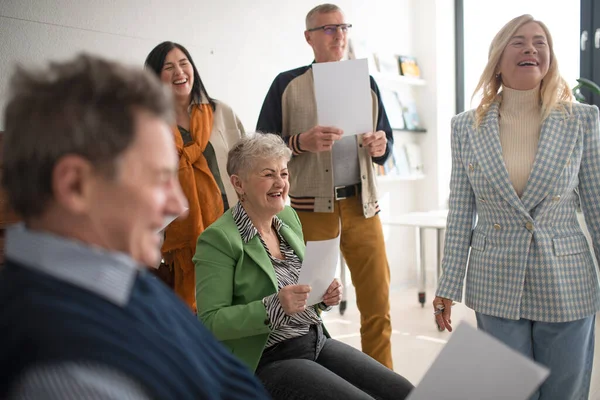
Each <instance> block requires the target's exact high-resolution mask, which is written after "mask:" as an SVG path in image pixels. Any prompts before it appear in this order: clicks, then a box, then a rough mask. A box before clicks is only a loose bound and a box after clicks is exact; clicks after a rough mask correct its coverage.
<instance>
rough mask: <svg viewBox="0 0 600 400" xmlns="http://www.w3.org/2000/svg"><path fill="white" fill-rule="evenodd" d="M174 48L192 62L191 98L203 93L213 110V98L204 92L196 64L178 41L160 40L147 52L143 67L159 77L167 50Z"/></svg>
mask: <svg viewBox="0 0 600 400" xmlns="http://www.w3.org/2000/svg"><path fill="white" fill-rule="evenodd" d="M174 48H178V49H179V50H181V51H182V52H183V54H185V56H186V57H187V59H188V60H189V61H190V64H192V68H193V69H194V85H193V86H192V100H193V99H201V98H202V95H204V96H206V98H207V99H208V102H209V103H210V106H211V107H212V109H213V111H214V110H215V100H214V99H213V98H212V97H210V96H209V95H208V93H207V92H206V88H205V87H204V83H202V79H200V74H199V73H198V69H197V68H196V64H194V60H192V56H191V55H190V53H189V52H188V51H187V49H186V48H185V47H183V46H182V45H180V44H179V43H174V42H162V43H161V44H159V45H158V46H156V47H155V48H153V49H152V51H151V52H150V54H148V57H146V61H145V62H144V67H146V68H147V69H149V70H151V71H153V72H154V73H155V74H156V75H157V76H158V77H160V73H161V71H162V69H163V65H164V64H165V58H167V54H169V52H170V51H171V50H173V49H174Z"/></svg>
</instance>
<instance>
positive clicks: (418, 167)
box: [404, 143, 423, 174]
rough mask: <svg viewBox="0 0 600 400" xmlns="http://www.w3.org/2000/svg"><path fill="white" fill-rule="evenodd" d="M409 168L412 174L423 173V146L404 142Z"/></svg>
mask: <svg viewBox="0 0 600 400" xmlns="http://www.w3.org/2000/svg"><path fill="white" fill-rule="evenodd" d="M404 149H405V151H406V158H407V160H408V168H409V170H410V173H411V174H422V173H423V160H422V158H421V147H420V146H419V145H418V144H416V143H404Z"/></svg>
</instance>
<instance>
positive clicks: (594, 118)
mask: <svg viewBox="0 0 600 400" xmlns="http://www.w3.org/2000/svg"><path fill="white" fill-rule="evenodd" d="M479 92H482V95H483V97H482V100H481V102H480V104H479V105H478V107H477V108H476V109H475V110H471V111H467V112H465V113H462V114H460V115H458V116H456V117H455V118H453V120H452V176H451V183H450V189H451V192H450V213H449V215H448V230H447V234H446V249H445V252H444V260H443V271H444V273H443V276H442V277H441V279H440V283H439V287H438V289H437V293H436V295H437V297H436V298H435V299H434V301H433V307H434V312H435V314H436V320H437V323H438V325H439V326H440V327H441V328H442V329H448V330H449V331H451V330H452V326H451V318H450V317H451V315H450V314H451V304H452V301H461V300H462V291H463V279H464V277H465V272H466V268H467V260H468V266H469V269H468V274H467V278H466V288H465V289H466V295H465V303H466V305H467V306H468V307H470V308H472V309H473V310H475V312H476V316H477V324H478V327H479V329H482V330H483V331H486V332H487V333H489V334H491V335H493V336H495V337H497V338H498V339H500V340H501V341H503V342H504V343H506V344H507V345H509V346H511V347H512V348H514V349H515V350H517V351H519V352H521V353H522V354H524V355H526V356H528V357H530V358H532V359H534V360H535V361H537V362H539V363H541V364H544V365H546V366H547V367H549V368H550V370H551V375H550V377H549V378H548V379H547V380H546V382H545V383H544V384H543V385H542V386H541V387H540V389H539V391H538V392H537V393H536V394H534V396H533V397H532V399H543V400H549V399H560V400H569V399H573V400H574V399H583V398H587V396H588V392H589V385H590V374H591V369H592V368H591V366H592V361H593V357H594V354H593V353H594V322H595V313H596V312H598V310H599V309H600V295H599V292H600V288H599V285H598V273H597V271H596V269H595V266H594V263H593V260H592V255H591V253H590V249H589V247H588V244H587V242H586V239H585V236H584V234H583V232H582V230H581V228H580V226H579V224H578V222H577V215H576V210H577V208H578V206H579V205H581V208H582V209H583V212H584V215H585V218H586V221H587V225H588V228H589V230H590V233H591V237H592V239H593V243H594V251H595V254H596V257H597V258H598V257H599V256H600V242H599V241H600V224H599V223H600V202H599V200H598V199H600V131H599V125H598V108H596V107H595V106H588V105H582V104H574V103H572V95H571V91H570V89H569V87H568V85H567V83H566V82H565V80H564V79H563V78H561V76H560V74H559V72H558V65H557V61H556V57H555V55H554V51H553V48H552V37H551V36H550V32H549V31H548V29H547V27H546V26H545V25H544V24H543V23H542V22H540V21H536V20H534V19H533V17H532V16H530V15H522V16H520V17H518V18H515V19H513V20H512V21H510V22H509V23H507V24H506V25H505V26H504V27H503V28H502V29H501V30H500V31H499V32H498V34H497V35H496V36H495V38H494V39H493V41H492V44H491V46H490V51H489V59H488V64H487V66H486V68H485V70H484V71H483V74H482V76H481V79H480V81H479V84H478V86H477V89H476V91H475V93H479ZM469 250H470V256H469Z"/></svg>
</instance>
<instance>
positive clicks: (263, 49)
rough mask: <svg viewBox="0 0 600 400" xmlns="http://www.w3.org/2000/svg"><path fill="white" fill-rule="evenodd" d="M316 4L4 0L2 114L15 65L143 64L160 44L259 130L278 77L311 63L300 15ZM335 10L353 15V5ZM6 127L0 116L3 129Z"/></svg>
mask: <svg viewBox="0 0 600 400" xmlns="http://www.w3.org/2000/svg"><path fill="white" fill-rule="evenodd" d="M319 3H320V1H318V0H293V1H292V0H256V1H252V2H249V1H247V0H218V1H205V0H179V1H177V2H169V1H165V0H1V1H0V110H2V109H4V104H5V101H6V97H7V86H8V82H7V80H8V78H9V76H10V75H11V72H12V71H13V67H14V65H15V64H16V63H22V64H24V65H32V64H40V63H44V62H46V61H47V60H60V59H65V58H68V57H71V56H73V55H74V54H75V53H77V52H80V51H87V52H93V53H96V54H100V55H103V56H105V57H109V58H112V59H116V60H119V61H122V62H125V63H131V64H136V65H140V66H141V65H143V62H144V60H145V58H146V56H147V55H148V53H149V52H150V50H152V48H153V47H154V46H155V45H157V44H158V43H160V42H162V41H164V40H173V41H177V42H180V43H181V44H183V45H184V46H185V47H187V48H188V50H189V51H190V53H191V54H192V57H193V58H194V61H195V63H196V65H197V67H198V69H199V72H200V76H201V77H202V80H203V82H204V83H205V85H206V88H207V90H208V92H209V94H210V95H211V96H213V97H215V98H218V99H220V100H222V101H225V102H227V103H229V104H230V105H231V106H232V107H233V109H234V110H235V111H236V112H237V113H238V115H239V116H240V118H241V119H242V122H243V123H244V125H245V127H246V129H247V130H253V129H254V128H255V126H256V120H257V118H258V113H259V111H260V107H261V105H262V101H263V99H264V96H265V94H266V92H267V90H268V88H269V86H270V84H271V82H272V80H273V78H275V76H276V74H277V73H279V72H281V71H284V70H286V69H291V68H295V67H297V66H300V65H305V64H308V63H310V62H311V61H312V51H311V49H310V47H309V46H308V44H306V42H305V40H304V35H303V31H304V16H305V15H306V13H307V12H308V11H309V10H310V9H311V8H312V7H314V6H315V5H317V4H319ZM337 4H338V5H340V6H341V7H342V8H344V9H346V10H347V13H348V14H349V16H350V15H351V14H352V3H351V1H350V0H340V1H337ZM3 126H4V122H3V116H2V117H0V130H2V128H3Z"/></svg>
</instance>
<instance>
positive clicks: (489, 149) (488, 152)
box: [469, 103, 526, 213]
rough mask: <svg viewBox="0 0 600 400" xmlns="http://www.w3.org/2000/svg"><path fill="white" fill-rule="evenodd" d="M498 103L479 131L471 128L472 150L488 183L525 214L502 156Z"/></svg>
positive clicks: (485, 118) (490, 110)
mask: <svg viewBox="0 0 600 400" xmlns="http://www.w3.org/2000/svg"><path fill="white" fill-rule="evenodd" d="M498 108H499V106H498V103H493V104H492V105H491V106H490V109H489V110H488V111H487V113H486V114H485V117H484V119H483V121H482V122H481V124H480V125H479V127H478V128H477V129H475V128H473V127H470V128H469V138H470V140H471V143H472V146H471V150H472V151H473V153H474V154H475V157H476V158H477V162H478V163H479V167H480V168H481V170H482V171H483V173H484V174H485V176H486V178H487V180H488V182H490V184H491V185H492V186H494V188H495V189H496V190H497V191H498V193H500V194H501V195H502V197H503V198H504V199H505V200H506V201H507V202H508V203H509V204H510V205H512V206H513V207H515V208H516V209H518V210H519V211H522V212H525V213H526V211H525V208H524V207H523V203H522V202H521V199H519V196H518V195H517V192H516V191H515V189H514V188H513V185H512V183H511V182H510V179H509V177H508V171H507V170H506V165H505V164H504V157H503V156H502V145H501V144H500V133H499V132H500V128H499V125H498Z"/></svg>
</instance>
